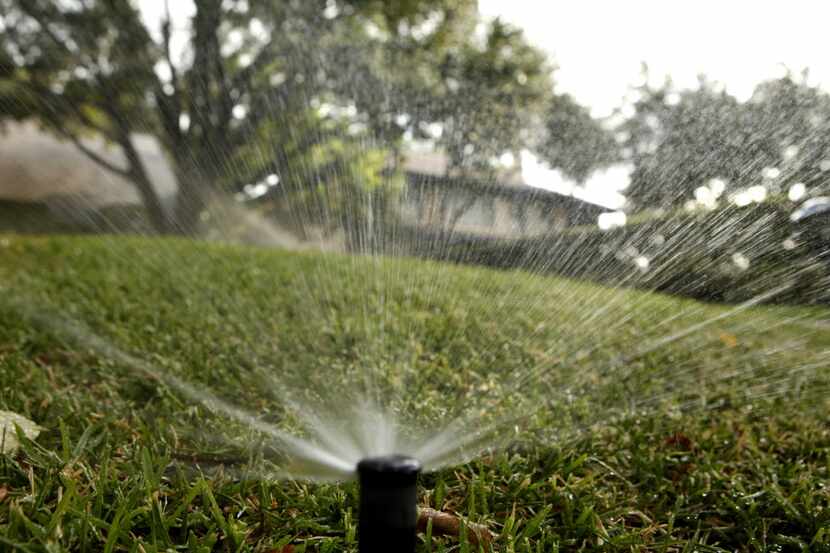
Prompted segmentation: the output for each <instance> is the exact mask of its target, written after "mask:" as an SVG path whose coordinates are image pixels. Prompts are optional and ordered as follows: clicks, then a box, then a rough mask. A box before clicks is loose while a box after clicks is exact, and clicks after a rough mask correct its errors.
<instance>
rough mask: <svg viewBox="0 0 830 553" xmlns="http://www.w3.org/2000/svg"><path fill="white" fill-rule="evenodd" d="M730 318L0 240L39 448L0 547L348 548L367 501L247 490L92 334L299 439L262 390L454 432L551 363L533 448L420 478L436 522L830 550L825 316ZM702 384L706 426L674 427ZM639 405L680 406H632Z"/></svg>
mask: <svg viewBox="0 0 830 553" xmlns="http://www.w3.org/2000/svg"><path fill="white" fill-rule="evenodd" d="M603 306H607V307H608V312H607V314H608V318H607V319H603V320H601V321H596V320H591V319H588V318H586V316H585V315H586V313H590V310H591V309H592V308H596V307H603ZM731 309H734V307H730V306H710V305H704V304H698V303H695V302H692V301H689V300H679V299H674V298H668V297H662V296H658V295H649V294H643V293H640V292H630V291H620V290H610V289H604V288H601V287H596V286H592V285H587V284H581V283H576V282H569V281H564V280H556V279H550V278H543V277H536V276H533V275H528V274H525V273H520V272H495V271H487V270H482V269H473V268H462V267H452V266H445V265H440V264H435V263H428V262H419V261H413V260H373V259H357V258H348V257H338V256H334V255H326V256H320V255H318V254H286V253H281V252H273V251H264V250H253V249H244V248H234V247H229V246H219V245H207V244H194V243H190V242H185V241H165V242H160V241H149V240H139V239H108V238H82V239H79V238H54V239H35V238H28V239H24V238H15V237H11V236H9V237H2V236H0V409H6V410H12V411H15V412H18V413H21V414H23V415H25V416H27V417H29V418H31V419H32V420H34V421H35V422H37V423H38V424H40V425H41V426H42V427H44V428H45V429H46V430H45V431H44V433H43V434H41V436H40V437H39V438H38V439H37V441H36V442H27V443H26V444H25V445H24V448H23V450H22V451H21V452H20V453H19V454H17V455H16V456H14V457H9V456H0V490H4V491H0V496H2V499H0V550H4V549H9V550H16V549H19V550H21V551H61V550H70V551H143V552H148V553H149V552H152V551H176V550H179V551H263V552H265V551H288V549H285V546H287V545H293V547H294V549H293V550H294V551H349V550H351V551H354V550H356V541H355V532H356V516H357V489H356V486H355V485H354V484H353V483H346V484H338V485H334V484H309V483H305V482H291V481H268V480H262V479H254V478H248V477H244V476H245V467H244V466H242V467H240V466H238V463H237V461H238V460H239V459H238V457H239V455H240V450H239V449H234V448H231V447H229V446H227V445H225V444H221V443H220V444H218V443H216V441H215V440H211V437H212V434H211V433H212V432H213V429H217V428H223V423H222V422H221V421H220V420H219V419H217V417H215V416H214V415H212V414H211V413H208V412H206V411H205V409H204V408H202V407H198V406H194V405H192V404H191V403H190V402H188V401H186V399H185V398H182V397H181V396H180V395H179V394H177V393H176V392H175V391H174V390H171V389H168V388H167V387H166V386H164V385H162V384H160V383H158V382H154V381H152V380H148V379H147V378H146V377H143V376H141V375H139V374H137V373H136V372H134V371H131V370H129V367H127V366H125V365H128V363H125V362H124V360H123V359H118V358H113V356H107V355H103V354H102V352H101V351H100V349H96V348H94V347H91V346H90V342H88V341H86V342H85V341H84V340H77V339H76V338H77V337H78V336H77V335H74V334H72V332H67V331H66V329H67V328H76V327H74V326H73V323H74V322H78V321H80V322H82V324H83V327H84V328H85V329H87V330H88V335H89V336H92V335H94V336H97V337H101V338H103V339H105V340H106V343H108V344H112V345H114V346H115V347H117V348H118V349H119V350H120V351H124V352H127V353H129V354H131V355H134V356H136V357H140V358H141V359H142V360H143V361H146V362H147V363H152V364H153V366H154V367H156V368H157V369H158V370H159V371H169V372H171V373H174V374H177V375H179V376H181V377H184V378H187V379H188V380H189V381H192V382H195V383H198V384H200V385H203V386H205V387H208V388H210V389H211V390H216V391H217V392H218V393H220V394H221V395H222V396H223V397H226V398H228V399H231V400H233V401H234V402H236V403H239V404H241V405H245V406H248V407H249V408H251V409H252V410H255V411H256V412H258V413H260V414H261V415H262V416H263V418H264V419H265V420H268V421H270V422H273V423H274V424H279V425H284V426H286V427H289V428H292V427H293V426H294V424H295V421H292V420H291V417H290V414H289V413H287V412H286V411H285V410H283V409H282V408H281V407H280V403H279V401H277V400H275V399H273V398H270V397H269V396H268V394H267V393H264V392H263V380H262V378H263V374H267V373H276V374H279V375H280V377H281V378H282V379H283V380H284V381H285V382H288V383H290V384H291V385H292V386H293V387H295V388H297V389H304V388H308V389H320V388H324V387H326V385H327V383H330V382H331V381H334V382H336V383H338V384H339V385H340V386H343V387H344V388H343V389H351V387H349V386H348V385H349V380H350V379H354V377H355V375H361V374H366V372H367V371H369V372H370V373H371V374H373V375H374V376H376V377H377V380H378V381H379V382H380V383H381V385H382V386H383V387H384V392H386V393H388V394H390V395H392V396H394V397H396V398H398V399H397V401H398V403H397V404H396V406H397V407H399V408H400V409H402V410H403V411H404V412H411V413H416V415H413V419H415V421H420V422H422V423H423V421H432V424H433V426H434V427H436V428H440V426H441V425H440V423H436V422H435V421H441V420H445V419H446V418H447V417H448V416H449V415H448V414H447V411H448V410H451V408H452V407H454V406H455V405H456V404H459V403H462V404H464V405H468V406H475V407H476V408H478V406H479V405H478V403H477V402H480V403H481V406H483V407H487V406H489V407H493V405H495V404H492V403H487V401H488V400H487V399H486V397H487V394H486V393H483V392H481V390H494V391H492V392H491V393H492V394H493V395H492V397H499V395H500V394H501V393H502V392H503V389H502V388H500V386H501V383H502V382H503V381H504V380H505V378H504V377H505V375H510V374H514V373H516V372H521V371H523V370H525V371H526V370H527V367H550V368H551V369H550V371H547V372H543V373H540V377H539V378H538V379H536V380H534V381H533V386H529V387H527V388H523V389H522V390H521V394H519V396H520V397H515V398H511V400H510V401H509V402H505V403H503V404H501V403H500V404H497V406H498V408H499V409H503V410H505V413H511V412H515V411H516V410H523V409H526V408H527V407H528V406H529V405H539V404H541V405H545V406H547V408H546V409H543V410H542V411H540V412H539V413H536V414H535V416H534V419H533V424H532V425H529V427H528V431H527V433H526V434H523V435H522V436H521V437H520V439H518V440H517V441H516V442H515V443H514V444H513V445H512V446H510V447H509V448H508V449H506V450H503V451H501V452H496V453H492V454H488V455H483V456H481V457H480V458H479V459H478V460H476V461H473V462H471V463H468V464H465V465H461V466H456V467H452V468H449V469H446V470H442V471H440V472H438V473H432V474H427V475H425V476H424V477H423V478H422V480H421V488H420V494H419V497H420V502H421V504H422V505H429V506H431V507H433V508H436V509H439V510H444V511H450V512H455V513H458V514H460V515H462V516H463V517H464V519H465V520H468V521H470V522H477V523H484V524H487V525H488V526H489V527H490V529H491V530H493V531H494V532H495V533H496V534H498V539H497V540H496V541H495V542H494V544H493V550H497V551H531V552H536V551H545V552H548V551H557V550H561V551H577V550H582V551H736V550H737V551H819V552H820V551H830V472H828V471H829V470H830V469H828V467H829V466H830V430H829V429H828V428H830V424H829V423H830V416H829V415H828V411H830V409H828V407H830V403H828V401H827V399H826V392H827V388H826V387H822V386H823V385H826V384H827V381H828V378H829V377H828V374H827V369H826V364H822V362H826V361H827V359H828V355H830V353H828V352H830V337H828V336H827V334H828V333H827V332H826V330H823V327H822V326H821V324H822V323H821V322H820V320H822V319H824V318H826V317H827V313H826V311H824V312H822V311H821V310H807V309H801V308H773V307H764V308H752V309H748V310H744V311H740V312H737V313H734V315H733V316H729V317H726V315H727V314H729V313H730V310H731ZM672 314H676V315H678V316H677V317H671V315H672ZM719 317H721V318H719ZM794 319H797V320H794ZM618 320H619V321H623V320H624V323H625V324H620V325H614V324H611V322H612V321H618ZM703 321H714V322H711V324H708V325H705V326H701V327H700V328H699V329H698V330H695V331H694V332H692V333H690V334H689V335H688V336H684V337H681V338H679V339H678V340H676V341H673V342H671V343H669V344H666V345H665V346H664V347H661V348H656V349H654V350H649V351H646V349H647V348H645V349H644V348H643V346H644V345H648V344H649V343H651V342H650V340H655V339H659V338H660V337H662V336H666V335H670V334H673V333H678V332H681V331H683V330H684V329H689V328H692V327H693V325H696V324H699V323H701V322H703ZM64 323H65V324H64ZM612 329H613V332H612ZM593 346H598V347H593ZM783 346H788V347H783ZM585 352H589V354H585ZM621 355H623V356H625V362H624V363H622V364H621V362H620V359H621ZM812 365H815V366H817V367H819V368H818V369H816V370H813V371H812V372H809V373H804V374H803V378H801V377H798V378H796V377H795V376H794V377H793V378H791V379H788V380H786V381H785V382H777V381H776V382H775V383H774V384H769V385H764V383H765V382H769V380H763V379H764V378H766V379H770V378H779V377H781V376H782V375H784V374H787V373H789V372H793V373H795V371H796V370H797V369H799V368H801V367H805V366H812ZM554 369H555V370H554ZM790 369H792V371H790ZM731 370H739V375H740V376H738V377H735V378H728V379H727V378H720V377H718V378H713V377H715V376H717V375H726V374H728V373H729V372H730V371H731ZM672 371H676V372H672ZM550 374H553V375H555V376H556V378H553V377H552V376H550ZM557 379H559V380H563V381H567V382H569V383H570V384H571V385H572V389H573V390H574V391H575V392H576V399H575V400H574V401H573V403H572V404H569V405H568V406H567V408H565V407H563V406H562V405H561V404H559V403H556V402H555V401H552V400H550V398H549V396H551V395H552V394H554V395H555V385H556V383H557V382H558V380H557ZM707 379H708V381H709V382H710V384H711V385H710V386H708V387H707V386H706V385H705V384H706V382H705V381H707ZM328 385H329V386H330V384H328ZM804 388H806V390H805V389H804ZM340 389H341V388H339V387H338V391H339V390H340ZM411 390H417V393H409V392H410V391H411ZM704 390H705V392H706V393H705V398H706V399H708V400H710V403H709V404H708V405H709V407H708V408H702V409H699V408H691V409H685V410H684V412H683V414H682V416H681V415H680V414H679V413H680V410H679V409H678V402H680V401H682V402H684V403H685V404H687V405H688V402H695V403H694V404H699V403H700V401H701V400H702V399H704V393H703V392H704ZM632 391H634V392H636V394H640V395H642V396H643V397H650V396H651V395H654V394H663V393H666V392H672V395H671V396H670V397H669V399H670V400H671V401H668V400H667V401H665V402H660V403H658V404H655V405H654V406H651V407H649V408H648V409H638V410H635V411H633V412H631V411H627V410H626V409H625V408H624V407H625V405H626V403H627V402H626V401H625V400H626V398H627V397H630V396H631V394H632ZM770 391H775V392H780V393H776V394H775V395H770V396H768V397H765V398H763V399H761V398H758V396H759V395H761V394H764V393H768V392H770ZM481 396H484V399H481ZM713 398H716V399H719V400H721V402H720V403H711V400H712V399H713ZM546 402H547V403H546ZM713 406H717V407H713ZM505 413H497V414H496V415H501V414H505ZM496 415H494V416H496ZM606 415H607V416H606ZM208 428H209V429H211V430H210V432H208V431H205V432H198V430H200V429H201V430H204V429H208ZM574 428H584V430H583V431H579V432H573V431H569V430H573V429H574ZM226 430H227V431H228V432H229V433H231V434H239V435H243V434H244V433H245V429H239V428H230V427H227V428H226ZM243 453H244V450H243ZM420 547H421V550H422V551H474V550H475V549H474V548H473V547H472V546H471V545H469V544H467V543H465V542H464V541H463V540H461V541H459V540H458V539H456V538H454V537H440V538H438V537H432V538H431V539H426V538H425V537H423V536H422V544H421V546H420Z"/></svg>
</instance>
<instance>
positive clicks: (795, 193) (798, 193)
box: [787, 182, 807, 202]
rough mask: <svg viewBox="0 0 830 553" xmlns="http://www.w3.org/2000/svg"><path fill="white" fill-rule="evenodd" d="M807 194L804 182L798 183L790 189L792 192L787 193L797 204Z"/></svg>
mask: <svg viewBox="0 0 830 553" xmlns="http://www.w3.org/2000/svg"><path fill="white" fill-rule="evenodd" d="M806 193H807V187H806V186H804V183H803V182H797V183H795V184H794V185H792V186H791V187H790V191H789V192H788V193H787V196H788V197H789V198H790V200H792V201H794V202H797V201H798V200H800V199H801V198H803V197H804V194H806Z"/></svg>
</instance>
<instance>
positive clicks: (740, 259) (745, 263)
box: [732, 252, 749, 271]
mask: <svg viewBox="0 0 830 553" xmlns="http://www.w3.org/2000/svg"><path fill="white" fill-rule="evenodd" d="M732 262H733V263H734V264H735V266H736V267H738V268H739V269H740V270H742V271H745V270H747V269H749V258H747V257H746V256H745V255H744V254H742V253H740V252H739V253H733V254H732Z"/></svg>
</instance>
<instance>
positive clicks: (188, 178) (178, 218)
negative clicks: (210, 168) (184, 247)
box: [174, 156, 210, 236]
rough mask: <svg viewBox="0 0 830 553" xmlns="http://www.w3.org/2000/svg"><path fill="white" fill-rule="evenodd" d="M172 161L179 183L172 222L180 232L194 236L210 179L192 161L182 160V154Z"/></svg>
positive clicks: (204, 203) (204, 204)
mask: <svg viewBox="0 0 830 553" xmlns="http://www.w3.org/2000/svg"><path fill="white" fill-rule="evenodd" d="M174 162H175V164H176V167H175V174H176V180H177V181H178V185H179V190H178V194H177V195H176V207H175V210H174V213H175V216H174V222H175V225H176V229H177V231H178V232H179V233H180V234H183V235H186V236H195V235H196V234H198V232H199V225H200V223H201V218H202V213H203V212H204V210H205V207H206V206H207V192H206V191H207V190H208V189H209V188H210V186H209V182H208V181H209V180H210V179H209V177H206V176H205V175H204V173H203V172H202V171H201V170H200V168H199V167H196V166H195V165H194V163H193V162H192V161H190V160H183V159H182V156H175V160H174Z"/></svg>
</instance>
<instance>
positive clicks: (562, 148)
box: [534, 94, 621, 183]
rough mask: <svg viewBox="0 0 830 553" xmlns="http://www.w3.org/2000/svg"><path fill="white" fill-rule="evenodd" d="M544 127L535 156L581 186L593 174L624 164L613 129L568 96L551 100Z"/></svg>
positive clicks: (560, 96) (562, 95) (563, 95)
mask: <svg viewBox="0 0 830 553" xmlns="http://www.w3.org/2000/svg"><path fill="white" fill-rule="evenodd" d="M543 124H544V132H543V133H541V137H542V138H541V140H540V141H539V142H538V144H537V145H536V146H535V147H534V151H535V153H537V154H538V155H539V157H540V158H541V159H543V160H544V161H546V162H547V163H548V165H550V166H551V167H557V168H559V169H560V170H561V171H562V173H563V174H564V175H565V176H567V177H569V178H571V179H573V180H575V181H576V182H578V183H584V182H585V180H586V179H587V178H588V177H589V176H590V175H591V173H593V172H594V171H596V170H598V169H604V168H606V167H609V166H611V165H613V164H615V163H617V162H619V161H621V152H620V147H619V145H618V144H617V142H616V140H615V135H614V130H613V128H611V126H610V125H609V124H608V123H607V122H605V121H601V120H599V119H595V118H593V117H592V116H591V113H590V111H589V110H588V109H587V108H586V107H584V106H581V105H579V104H578V103H577V102H576V100H574V98H573V97H572V96H570V95H569V94H561V95H557V96H555V97H553V98H551V100H550V101H549V102H548V105H547V107H546V109H545V112H544V118H543Z"/></svg>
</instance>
